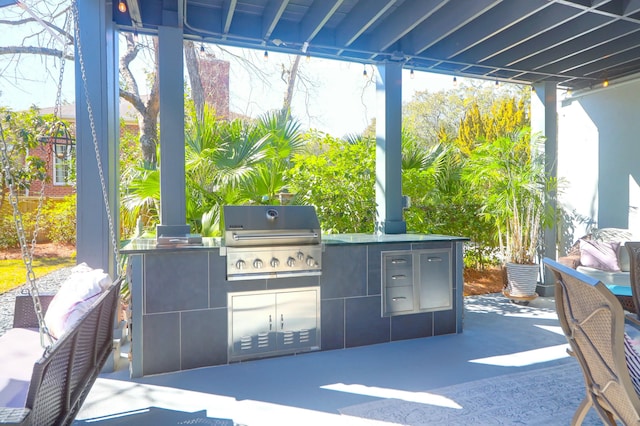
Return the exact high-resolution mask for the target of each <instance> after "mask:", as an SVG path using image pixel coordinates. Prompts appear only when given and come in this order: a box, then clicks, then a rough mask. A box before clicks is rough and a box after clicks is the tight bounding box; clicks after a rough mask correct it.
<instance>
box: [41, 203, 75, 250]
mask: <svg viewBox="0 0 640 426" xmlns="http://www.w3.org/2000/svg"><path fill="white" fill-rule="evenodd" d="M41 220H42V227H43V228H44V229H43V233H44V235H43V237H44V236H46V238H47V239H48V240H50V241H51V242H54V243H65V244H73V243H75V242H76V196H75V194H73V195H68V196H66V197H64V198H63V199H62V200H49V201H47V203H46V204H45V206H44V208H43V209H42V217H41Z"/></svg>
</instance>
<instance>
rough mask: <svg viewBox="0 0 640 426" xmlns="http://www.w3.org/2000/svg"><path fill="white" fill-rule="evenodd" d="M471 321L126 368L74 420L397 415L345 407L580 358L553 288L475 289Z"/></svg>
mask: <svg viewBox="0 0 640 426" xmlns="http://www.w3.org/2000/svg"><path fill="white" fill-rule="evenodd" d="M463 329H464V331H463V333H462V334H459V335H446V336H438V337H431V338H424V339H414V340H406V341H400V342H392V343H385V344H380V345H373V346H366V347H358V348H352V349H343V350H335V351H326V352H314V353H307V354H302V355H296V356H284V357H279V358H270V359H263V360H258V361H248V362H243V363H236V364H231V365H225V366H217V367H209V368H201V369H195V370H189V371H183V372H179V373H170V374H162V375H156V376H150V377H144V378H141V379H130V378H129V374H128V370H127V369H121V370H120V371H117V372H114V373H108V374H102V375H101V376H100V377H99V378H98V380H97V381H96V383H95V384H94V386H93V388H92V390H91V392H90V394H89V395H88V397H87V399H86V401H85V403H84V405H83V407H82V409H81V411H80V413H79V415H78V416H77V418H76V421H75V422H74V424H75V425H84V424H99V425H112V424H133V425H140V424H149V425H161V424H216V425H233V424H237V425H252V426H253V425H315V424H327V425H329V424H330V425H359V424H363V425H365V424H366V425H369V424H371V425H373V424H387V425H388V424H389V423H383V422H380V421H373V420H366V419H359V418H356V417H352V416H345V415H341V414H340V412H339V410H340V409H341V408H344V407H347V406H352V405H355V404H361V403H364V402H369V401H374V400H379V399H383V398H398V399H407V400H412V399H414V400H415V398H417V397H419V396H420V395H421V394H428V391H429V390H431V389H437V388H441V387H445V386H451V385H456V384H460V383H466V382H471V381H475V380H480V379H486V378H490V377H496V376H502V375H505V374H511V373H517V372H523V371H530V370H536V369H543V368H547V367H551V366H557V365H559V364H563V363H575V360H573V359H571V358H570V357H569V356H568V355H567V353H566V348H567V344H566V340H565V337H564V336H563V335H562V332H561V330H560V327H559V324H558V321H557V316H556V314H555V308H554V301H553V298H538V299H536V300H534V301H532V302H531V303H530V305H529V306H520V305H515V304H513V303H510V302H509V301H508V300H507V299H505V298H504V297H503V296H502V295H485V296H474V297H467V298H465V313H464V326H463ZM189 413H199V414H197V415H194V416H195V417H191V415H190V414H189ZM190 419H196V420H190ZM205 419H208V420H205ZM214 419H218V420H214ZM225 419H227V420H225ZM568 423H569V422H568V421H567V422H566V423H564V424H568ZM561 424H562V423H561Z"/></svg>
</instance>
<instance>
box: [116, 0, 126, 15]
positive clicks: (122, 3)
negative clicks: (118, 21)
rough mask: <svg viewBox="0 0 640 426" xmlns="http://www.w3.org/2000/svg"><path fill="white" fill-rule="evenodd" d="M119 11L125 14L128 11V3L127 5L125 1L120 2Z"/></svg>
mask: <svg viewBox="0 0 640 426" xmlns="http://www.w3.org/2000/svg"><path fill="white" fill-rule="evenodd" d="M118 10H119V11H120V13H125V12H126V11H127V3H125V2H124V0H120V1H119V2H118Z"/></svg>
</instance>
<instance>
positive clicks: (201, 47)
mask: <svg viewBox="0 0 640 426" xmlns="http://www.w3.org/2000/svg"><path fill="white" fill-rule="evenodd" d="M200 51H201V52H204V43H200Z"/></svg>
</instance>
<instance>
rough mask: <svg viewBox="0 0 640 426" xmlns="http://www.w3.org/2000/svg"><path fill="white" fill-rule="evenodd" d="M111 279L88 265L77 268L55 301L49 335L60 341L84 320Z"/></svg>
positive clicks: (49, 311) (49, 315) (49, 314)
mask: <svg viewBox="0 0 640 426" xmlns="http://www.w3.org/2000/svg"><path fill="white" fill-rule="evenodd" d="M109 284H111V279H110V278H109V275H108V274H106V273H105V272H103V271H102V269H92V268H90V267H89V266H87V264H86V263H81V264H80V265H78V266H76V267H74V268H73V269H72V270H71V275H70V276H69V277H68V278H67V279H66V280H65V281H64V282H63V283H62V285H61V286H60V289H59V290H58V292H57V293H56V295H55V296H54V297H53V299H52V300H51V303H50V304H49V307H48V308H47V313H46V315H45V317H44V322H45V323H46V325H47V328H48V329H49V333H50V334H51V335H52V336H53V337H55V338H57V339H59V338H60V337H61V336H62V335H63V334H64V333H65V332H66V331H67V330H69V329H70V328H71V327H72V326H73V324H74V323H75V322H76V321H78V320H79V319H80V317H82V315H84V314H85V313H86V312H87V311H88V310H89V307H90V306H91V305H92V304H93V303H94V302H95V301H96V300H97V299H98V297H99V296H100V294H101V293H102V292H103V291H104V290H105V289H106V288H107V287H109Z"/></svg>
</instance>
